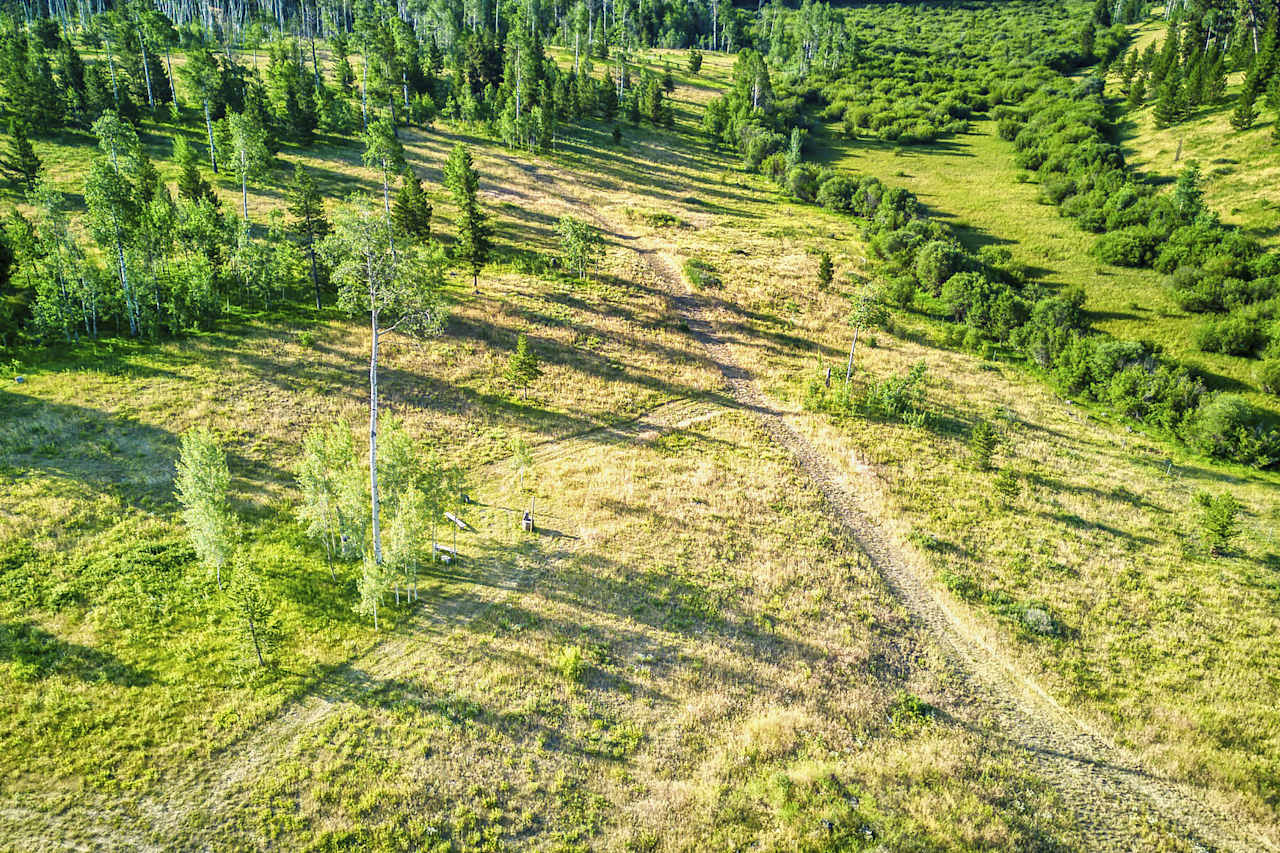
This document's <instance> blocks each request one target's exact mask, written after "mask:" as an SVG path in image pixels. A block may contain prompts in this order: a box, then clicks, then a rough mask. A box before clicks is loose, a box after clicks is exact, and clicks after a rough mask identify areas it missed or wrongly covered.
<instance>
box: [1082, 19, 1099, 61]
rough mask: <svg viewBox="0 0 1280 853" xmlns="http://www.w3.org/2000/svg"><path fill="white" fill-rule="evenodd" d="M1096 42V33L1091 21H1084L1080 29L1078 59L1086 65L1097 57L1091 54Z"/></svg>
mask: <svg viewBox="0 0 1280 853" xmlns="http://www.w3.org/2000/svg"><path fill="white" fill-rule="evenodd" d="M1096 44H1097V34H1096V33H1095V32H1094V30H1093V21H1086V22H1085V25H1084V27H1083V28H1082V29H1081V30H1080V59H1081V60H1082V61H1083V62H1084V63H1085V64H1086V65H1089V64H1091V63H1093V61H1094V60H1095V59H1097V57H1095V56H1094V55H1093V49H1094V46H1095V45H1096Z"/></svg>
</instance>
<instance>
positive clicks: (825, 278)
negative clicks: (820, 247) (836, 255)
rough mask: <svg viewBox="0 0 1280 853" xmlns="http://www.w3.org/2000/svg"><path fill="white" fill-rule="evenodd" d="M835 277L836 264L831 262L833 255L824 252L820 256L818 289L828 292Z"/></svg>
mask: <svg viewBox="0 0 1280 853" xmlns="http://www.w3.org/2000/svg"><path fill="white" fill-rule="evenodd" d="M834 277H835V264H833V263H832V262H831V253H830V252H826V251H824V252H823V253H822V254H820V255H819V256H818V287H820V288H822V289H823V290H826V289H827V288H828V287H830V286H831V281H832V279H833V278H834Z"/></svg>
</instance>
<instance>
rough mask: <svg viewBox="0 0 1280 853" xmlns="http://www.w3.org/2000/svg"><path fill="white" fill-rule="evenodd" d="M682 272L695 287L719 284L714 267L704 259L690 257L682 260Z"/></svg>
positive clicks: (710, 286)
mask: <svg viewBox="0 0 1280 853" xmlns="http://www.w3.org/2000/svg"><path fill="white" fill-rule="evenodd" d="M684 274H685V278H687V279H689V284H690V285H691V286H692V287H694V288H696V289H702V288H714V287H719V286H720V277H719V276H718V275H716V271H715V267H713V266H711V265H710V264H708V263H707V262H706V261H700V260H698V259H697V258H690V259H689V260H687V261H685V262H684Z"/></svg>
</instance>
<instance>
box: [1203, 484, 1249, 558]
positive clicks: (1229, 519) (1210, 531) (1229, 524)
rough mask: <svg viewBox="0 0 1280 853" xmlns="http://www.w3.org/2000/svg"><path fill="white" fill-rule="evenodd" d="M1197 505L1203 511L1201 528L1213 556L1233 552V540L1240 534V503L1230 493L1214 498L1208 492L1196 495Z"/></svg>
mask: <svg viewBox="0 0 1280 853" xmlns="http://www.w3.org/2000/svg"><path fill="white" fill-rule="evenodd" d="M1195 500H1196V503H1197V504H1199V506H1200V509H1201V513H1202V514H1201V517H1200V526H1201V528H1202V529H1203V530H1204V541H1205V544H1207V545H1208V546H1209V552H1210V553H1212V554H1219V555H1221V554H1226V553H1228V552H1229V551H1230V550H1231V540H1232V539H1234V538H1235V537H1236V534H1238V533H1239V532H1240V526H1239V524H1238V523H1237V522H1236V516H1237V515H1239V513H1240V503H1239V502H1238V501H1237V500H1236V499H1235V497H1234V496H1233V495H1232V494H1231V493H1230V492H1223V493H1222V494H1220V495H1218V496H1216V497H1215V496H1213V495H1211V494H1209V493H1208V492H1199V493H1197V494H1196V498H1195Z"/></svg>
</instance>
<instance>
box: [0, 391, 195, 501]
mask: <svg viewBox="0 0 1280 853" xmlns="http://www.w3.org/2000/svg"><path fill="white" fill-rule="evenodd" d="M6 426H7V427H8V429H5V428H4V427H6ZM177 456H178V439H177V436H175V435H174V434H173V433H172V432H169V431H168V430H165V429H161V428H160V427H155V426H150V425H147V424H141V423H138V422H137V421H133V420H127V419H123V418H118V417H113V416H112V415H111V414H110V413H108V412H104V411H101V410H99V409H93V408H89V407H87V406H77V405H73V404H70V403H52V402H48V401H45V400H41V399H39V398H37V397H30V396H27V395H25V394H15V393H13V392H10V391H4V390H0V459H3V460H4V463H5V465H6V466H10V467H11V468H14V469H17V470H19V471H28V472H36V471H38V472H43V473H46V474H53V475H55V476H58V477H64V478H66V479H68V480H74V481H76V482H80V483H87V484H90V485H92V486H93V487H94V488H96V489H100V490H102V491H106V492H110V493H113V494H119V495H120V496H121V497H122V498H125V499H126V500H133V499H136V498H137V496H138V494H137V493H138V492H143V493H144V494H148V495H150V496H152V497H156V496H158V495H159V494H161V493H165V492H171V491H172V489H171V488H170V487H169V486H168V485H167V484H165V485H156V484H152V483H150V482H149V481H150V479H151V477H150V474H151V473H152V472H151V471H150V470H148V469H154V468H157V467H161V468H171V467H172V465H173V460H174V459H176V458H177Z"/></svg>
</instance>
